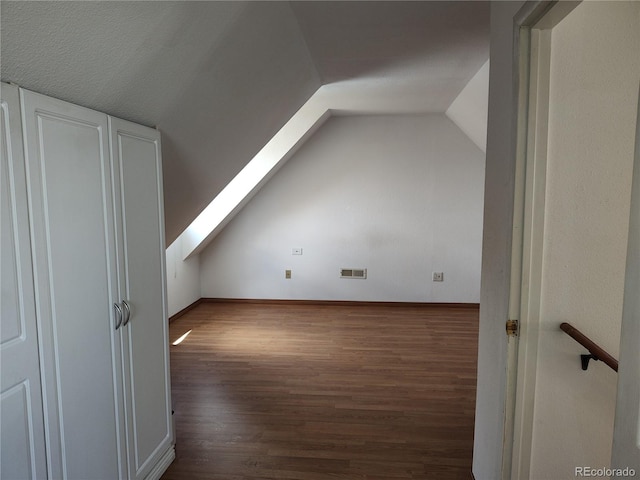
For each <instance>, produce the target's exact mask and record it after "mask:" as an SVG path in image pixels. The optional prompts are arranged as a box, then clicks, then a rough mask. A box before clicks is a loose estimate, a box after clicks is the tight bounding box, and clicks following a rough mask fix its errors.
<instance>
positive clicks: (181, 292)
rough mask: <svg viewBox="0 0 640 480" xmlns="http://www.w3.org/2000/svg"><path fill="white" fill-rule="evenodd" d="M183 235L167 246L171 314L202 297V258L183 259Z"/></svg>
mask: <svg viewBox="0 0 640 480" xmlns="http://www.w3.org/2000/svg"><path fill="white" fill-rule="evenodd" d="M181 242H182V237H178V239H177V240H176V241H175V242H173V243H172V244H171V245H169V247H168V248H167V303H168V304H169V316H172V315H174V314H176V313H178V312H179V311H180V310H182V309H183V308H185V307H188V306H189V305H191V304H192V303H193V302H195V301H196V300H198V299H199V298H200V258H199V257H198V256H197V255H196V256H194V257H191V258H188V259H187V260H185V261H183V260H182V244H181Z"/></svg>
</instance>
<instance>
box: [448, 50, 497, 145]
mask: <svg viewBox="0 0 640 480" xmlns="http://www.w3.org/2000/svg"><path fill="white" fill-rule="evenodd" d="M488 93H489V60H487V61H486V62H485V64H484V65H482V67H480V70H478V71H477V72H476V74H475V75H474V76H473V78H472V79H471V80H469V83H467V86H466V87H464V88H463V89H462V91H461V92H460V93H459V94H458V96H457V97H456V99H455V100H454V101H453V102H452V103H451V105H449V108H447V111H446V112H445V113H446V115H447V117H449V119H450V120H451V121H452V122H453V123H455V124H456V125H457V126H458V127H459V128H460V130H462V131H463V132H464V133H466V134H467V135H468V136H469V138H470V139H471V140H472V141H473V143H475V144H476V145H477V146H478V148H479V149H480V150H482V151H483V152H486V151H487V110H488V108H489V95H488Z"/></svg>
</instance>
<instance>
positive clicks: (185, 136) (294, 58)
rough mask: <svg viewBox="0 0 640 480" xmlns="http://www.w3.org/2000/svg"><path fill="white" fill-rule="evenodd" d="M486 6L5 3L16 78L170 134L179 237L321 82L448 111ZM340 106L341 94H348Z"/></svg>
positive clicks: (484, 39) (364, 105)
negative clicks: (156, 127)
mask: <svg viewBox="0 0 640 480" xmlns="http://www.w3.org/2000/svg"><path fill="white" fill-rule="evenodd" d="M488 10H489V9H488V4H487V3H485V2H422V1H411V2H367V1H357V2H335V1H333V2H275V1H261V2H242V1H230V2H223V1H213V2H206V1H205V2H202V1H200V2H189V1H179V2H164V1H160V2H153V1H146V2H133V1H132V2H117V1H108V2H93V1H91V2H82V1H75V2H58V1H49V2H11V1H6V0H2V2H0V30H1V56H0V73H1V77H2V80H3V81H10V82H14V83H17V84H19V85H21V86H23V87H25V88H29V89H32V90H35V91H38V92H41V93H44V94H48V95H51V96H54V97H58V98H61V99H64V100H68V101H70V102H74V103H77V104H80V105H85V106H87V107H90V108H94V109H97V110H100V111H104V112H106V113H109V114H112V115H115V116H118V117H122V118H126V119H129V120H133V121H136V122H139V123H143V124H147V125H154V126H158V127H159V128H160V129H161V131H162V133H163V163H164V175H165V211H166V227H167V240H168V242H170V241H172V240H173V239H174V238H175V237H176V236H177V235H178V234H179V233H180V232H181V231H182V230H183V229H184V228H185V227H186V226H187V225H188V224H189V223H190V222H191V220H193V218H195V216H196V215H197V214H198V213H199V212H200V211H201V210H202V209H203V208H204V207H205V206H206V205H207V204H208V203H209V202H210V201H211V200H212V199H213V198H214V197H215V196H216V195H217V194H218V193H219V192H220V191H221V190H222V188H224V186H225V185H226V184H227V183H228V182H229V181H230V180H231V179H232V178H233V177H234V176H235V175H236V174H237V173H238V172H239V171H240V170H241V169H242V167H244V166H245V165H246V163H247V162H248V161H249V160H251V158H252V157H253V156H254V155H255V153H256V152H258V150H260V148H261V147H262V146H263V145H264V144H265V143H266V142H267V141H268V140H269V139H270V138H271V137H272V136H273V135H274V134H275V133H276V132H277V131H278V130H279V128H280V127H281V126H282V125H284V124H285V122H286V121H287V120H288V119H289V118H290V117H291V116H292V115H293V114H294V113H295V112H296V111H297V110H298V108H300V106H301V105H302V104H304V102H305V101H306V100H307V99H308V98H309V97H310V96H311V95H312V94H313V93H314V92H315V91H316V90H317V89H318V88H319V87H320V85H322V84H327V83H331V84H333V85H332V87H333V88H335V89H336V90H337V91H339V92H340V93H341V96H340V98H342V99H343V100H344V102H343V103H344V106H343V108H342V109H343V110H345V111H366V110H371V111H377V112H385V111H386V112H396V111H424V112H426V111H440V112H441V111H444V110H446V108H447V107H448V106H449V104H450V103H451V102H452V101H453V99H454V98H455V97H456V96H457V94H458V93H459V92H460V91H461V90H462V88H463V87H464V86H465V84H466V82H467V81H468V80H469V79H470V78H471V77H472V76H473V75H474V73H475V72H476V71H477V70H478V69H479V68H480V66H481V65H482V64H483V63H484V62H485V60H486V59H487V58H488V48H489V46H488V45H489V42H488V33H489V11H488ZM337 98H338V97H337Z"/></svg>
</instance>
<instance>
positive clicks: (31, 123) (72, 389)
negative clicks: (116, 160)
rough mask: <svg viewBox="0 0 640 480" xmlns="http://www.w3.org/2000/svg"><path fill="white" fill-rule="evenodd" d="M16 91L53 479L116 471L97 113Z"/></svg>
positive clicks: (103, 148)
mask: <svg viewBox="0 0 640 480" xmlns="http://www.w3.org/2000/svg"><path fill="white" fill-rule="evenodd" d="M22 93H23V109H24V110H23V118H24V129H25V133H26V136H25V138H26V144H25V145H26V158H27V166H28V170H29V178H30V183H31V188H30V204H31V213H32V232H33V240H34V247H35V262H34V273H35V281H36V288H37V291H38V294H37V296H36V298H37V309H38V317H39V319H40V324H41V332H42V334H43V345H44V346H45V348H44V349H43V353H44V356H45V362H44V365H45V368H43V375H44V385H45V390H46V404H47V420H48V422H49V424H50V425H51V431H50V438H49V439H50V444H51V446H52V465H53V468H54V476H56V477H58V476H61V477H64V478H86V479H91V478H118V477H119V476H120V473H121V471H122V465H121V462H120V460H119V457H120V455H119V450H120V448H121V443H122V439H121V438H120V431H121V429H120V425H119V423H118V418H119V409H120V408H122V407H121V403H120V401H119V400H118V399H119V398H120V392H119V387H118V385H119V382H120V378H119V375H118V372H119V371H121V369H120V368H119V358H120V352H119V345H118V343H119V342H118V341H117V340H118V337H117V336H116V334H115V333H114V332H115V325H116V318H115V314H114V313H113V301H114V298H117V295H116V293H117V292H116V286H117V284H116V281H117V279H116V269H115V266H116V263H115V239H114V229H113V228H114V227H113V215H112V212H113V200H112V196H111V195H112V194H111V192H112V190H111V178H110V175H111V170H110V162H109V146H108V136H107V135H108V124H107V116H106V115H103V114H100V113H98V112H94V111H91V110H87V109H84V108H82V107H77V106H75V105H70V104H67V103H65V102H61V101H58V100H54V99H51V98H48V97H45V96H42V95H38V94H34V93H31V92H27V91H24V90H23V91H22Z"/></svg>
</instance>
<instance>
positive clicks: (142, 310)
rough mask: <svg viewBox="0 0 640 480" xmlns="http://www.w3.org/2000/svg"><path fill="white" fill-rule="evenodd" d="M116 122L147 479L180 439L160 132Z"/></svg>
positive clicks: (139, 470) (126, 287) (133, 396)
mask: <svg viewBox="0 0 640 480" xmlns="http://www.w3.org/2000/svg"><path fill="white" fill-rule="evenodd" d="M110 121H111V132H112V141H113V144H112V152H113V154H114V157H115V158H114V160H115V161H114V164H116V165H117V168H118V170H119V173H120V182H119V183H120V189H118V187H116V191H117V192H118V194H119V197H120V202H121V209H120V212H119V214H120V215H121V218H122V225H123V231H122V242H123V249H122V250H123V252H124V257H123V258H122V262H121V263H120V265H121V270H122V271H123V274H124V275H122V287H123V294H124V297H125V300H127V301H128V302H129V304H130V305H131V317H130V321H129V323H128V324H127V325H126V327H125V328H124V330H123V340H124V350H125V365H126V366H127V372H125V379H128V382H127V393H128V395H127V406H128V408H129V411H128V414H127V419H128V421H129V422H130V425H129V432H130V438H131V442H130V447H129V448H130V463H131V465H130V468H131V472H130V476H131V478H142V477H144V476H145V475H146V474H147V473H148V471H149V470H150V469H151V468H152V467H153V466H154V465H155V464H156V463H157V461H158V459H159V458H160V457H161V456H162V455H163V454H164V453H165V452H166V451H167V450H168V449H169V448H170V446H171V444H172V443H173V439H172V438H171V435H172V433H171V416H170V394H169V371H168V364H169V361H168V360H169V359H168V332H167V328H168V319H167V314H166V306H165V302H166V298H165V283H164V282H165V280H164V279H165V272H164V268H165V266H164V259H165V256H164V251H165V249H164V227H163V211H162V190H161V185H162V178H161V159H160V136H159V133H158V132H157V131H155V130H152V129H149V128H146V127H141V126H139V125H135V124H132V123H129V122H125V121H123V120H119V119H115V118H111V119H110ZM125 381H126V380H125Z"/></svg>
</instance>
